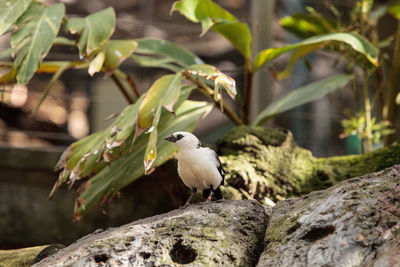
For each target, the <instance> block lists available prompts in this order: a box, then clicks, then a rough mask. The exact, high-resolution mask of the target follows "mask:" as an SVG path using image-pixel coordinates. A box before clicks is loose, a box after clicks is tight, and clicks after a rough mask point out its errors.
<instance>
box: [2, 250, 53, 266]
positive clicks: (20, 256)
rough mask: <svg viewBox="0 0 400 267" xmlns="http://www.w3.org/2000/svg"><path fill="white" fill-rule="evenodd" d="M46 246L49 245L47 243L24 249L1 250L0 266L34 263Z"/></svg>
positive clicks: (29, 264)
mask: <svg viewBox="0 0 400 267" xmlns="http://www.w3.org/2000/svg"><path fill="white" fill-rule="evenodd" d="M46 247H48V246H47V245H46V246H37V247H30V248H22V249H12V250H0V266H1V267H3V266H4V267H23V266H31V265H32V264H33V263H34V261H35V258H36V256H37V255H38V254H39V253H40V252H41V251H42V250H43V249H45V248H46Z"/></svg>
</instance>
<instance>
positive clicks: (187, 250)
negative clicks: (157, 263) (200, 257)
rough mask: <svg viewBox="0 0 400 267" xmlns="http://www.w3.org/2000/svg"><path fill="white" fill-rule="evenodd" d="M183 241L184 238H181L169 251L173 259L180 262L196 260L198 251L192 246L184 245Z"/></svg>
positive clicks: (186, 262)
mask: <svg viewBox="0 0 400 267" xmlns="http://www.w3.org/2000/svg"><path fill="white" fill-rule="evenodd" d="M182 242H183V241H182V239H179V240H178V241H177V242H176V243H175V245H174V246H173V247H172V249H171V251H170V252H169V255H170V256H171V259H172V261H173V262H176V263H179V264H188V263H191V262H194V260H195V259H196V257H197V252H196V251H195V250H194V249H193V248H191V247H190V246H186V245H183V244H182Z"/></svg>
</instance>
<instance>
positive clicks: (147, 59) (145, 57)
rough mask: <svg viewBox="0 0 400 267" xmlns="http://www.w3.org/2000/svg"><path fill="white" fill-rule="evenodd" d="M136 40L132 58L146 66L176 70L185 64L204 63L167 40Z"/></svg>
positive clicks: (185, 65)
mask: <svg viewBox="0 0 400 267" xmlns="http://www.w3.org/2000/svg"><path fill="white" fill-rule="evenodd" d="M137 42H138V46H137V48H136V50H135V53H134V55H132V58H133V59H134V60H135V61H136V62H138V63H139V64H141V65H143V66H146V67H161V68H166V69H169V70H172V71H176V72H178V71H179V70H182V69H183V68H185V67H187V66H190V65H193V64H202V63H204V62H203V61H202V60H201V59H200V58H199V57H197V56H196V55H195V54H193V53H191V52H190V51H188V50H186V49H183V48H181V47H179V46H176V45H174V44H172V43H170V42H168V41H164V40H158V39H149V38H143V39H138V40H137Z"/></svg>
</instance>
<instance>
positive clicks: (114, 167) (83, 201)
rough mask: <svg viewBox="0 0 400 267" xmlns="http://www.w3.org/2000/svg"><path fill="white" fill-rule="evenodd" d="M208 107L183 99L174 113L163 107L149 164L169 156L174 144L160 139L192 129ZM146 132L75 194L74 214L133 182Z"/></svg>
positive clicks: (140, 168)
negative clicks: (154, 154)
mask: <svg viewBox="0 0 400 267" xmlns="http://www.w3.org/2000/svg"><path fill="white" fill-rule="evenodd" d="M211 109H212V104H210V103H207V102H195V101H189V100H187V101H185V102H184V103H183V104H182V105H181V106H180V107H179V108H178V109H177V111H176V117H173V116H172V115H171V114H170V113H169V112H167V111H166V110H164V111H163V112H162V114H161V118H160V123H159V127H158V144H159V145H158V151H159V152H158V155H157V159H156V160H155V162H154V164H153V166H155V167H157V166H160V165H161V164H162V163H164V162H165V161H166V160H167V159H168V158H170V157H171V156H172V154H173V153H174V152H175V150H176V148H175V146H174V144H171V143H169V142H166V141H164V140H163V138H164V137H166V136H167V135H169V134H171V133H173V132H176V131H178V130H179V131H192V130H193V129H194V127H195V125H196V123H197V121H198V120H199V119H200V118H201V117H202V116H204V115H205V114H207V113H208V112H209V111H210V110H211ZM148 138H149V136H148V135H145V134H144V135H141V136H140V137H139V138H138V139H137V140H136V142H135V149H134V150H133V151H132V152H130V153H127V154H125V155H124V156H122V157H121V158H119V159H117V160H115V161H113V162H111V165H110V166H109V167H107V168H103V169H102V170H101V171H100V172H99V173H98V174H96V175H95V176H93V177H92V178H91V180H90V184H89V186H88V187H87V188H86V190H85V191H84V192H83V193H82V194H81V195H80V196H79V198H78V203H79V205H77V206H76V209H75V211H74V213H75V218H79V217H80V216H82V215H83V214H85V213H86V212H87V211H88V210H89V209H90V208H92V207H93V206H95V205H96V204H98V203H99V202H100V200H101V199H102V198H103V197H104V196H105V197H112V196H113V195H115V194H116V193H117V192H118V191H119V190H121V189H122V188H123V187H125V186H127V185H128V184H129V183H131V182H133V181H134V180H136V179H137V178H139V177H140V176H142V175H143V174H144V172H145V170H144V166H143V158H144V155H145V150H146V147H147V143H148Z"/></svg>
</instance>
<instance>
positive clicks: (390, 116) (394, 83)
mask: <svg viewBox="0 0 400 267" xmlns="http://www.w3.org/2000/svg"><path fill="white" fill-rule="evenodd" d="M399 64H400V22H399V23H398V24H397V32H396V41H395V45H394V54H393V61H392V69H391V72H390V76H389V79H390V80H389V92H388V94H387V95H386V103H385V106H384V107H383V112H382V113H383V119H384V120H387V121H389V122H390V123H391V124H392V125H393V126H394V123H395V120H396V112H395V108H396V107H395V99H396V94H397V93H398V85H399V80H400V77H399V74H400V66H399ZM391 139H392V138H391V136H389V135H387V136H385V140H384V142H385V146H387V145H389V144H390V142H391V141H392V140H391Z"/></svg>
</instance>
